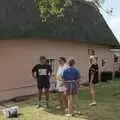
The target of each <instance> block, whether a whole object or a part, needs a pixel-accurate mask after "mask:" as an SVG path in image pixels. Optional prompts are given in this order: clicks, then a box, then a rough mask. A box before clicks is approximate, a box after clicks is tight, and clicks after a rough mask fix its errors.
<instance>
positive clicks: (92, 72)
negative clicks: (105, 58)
mask: <svg viewBox="0 0 120 120" xmlns="http://www.w3.org/2000/svg"><path fill="white" fill-rule="evenodd" d="M94 72H95V71H91V78H90V84H92V82H93V80H94Z"/></svg>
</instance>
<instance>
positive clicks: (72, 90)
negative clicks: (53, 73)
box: [65, 82, 78, 95]
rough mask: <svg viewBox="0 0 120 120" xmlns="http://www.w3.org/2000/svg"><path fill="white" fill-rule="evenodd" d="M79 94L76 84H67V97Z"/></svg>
mask: <svg viewBox="0 0 120 120" xmlns="http://www.w3.org/2000/svg"><path fill="white" fill-rule="evenodd" d="M77 92H78V88H77V85H76V83H75V82H68V83H65V95H75V94H77Z"/></svg>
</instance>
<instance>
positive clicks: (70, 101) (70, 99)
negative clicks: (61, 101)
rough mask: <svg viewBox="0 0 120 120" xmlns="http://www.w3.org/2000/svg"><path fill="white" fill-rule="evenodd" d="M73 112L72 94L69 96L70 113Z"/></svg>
mask: <svg viewBox="0 0 120 120" xmlns="http://www.w3.org/2000/svg"><path fill="white" fill-rule="evenodd" d="M71 113H72V95H69V96H68V114H71Z"/></svg>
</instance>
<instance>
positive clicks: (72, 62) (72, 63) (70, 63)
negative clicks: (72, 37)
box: [68, 58, 76, 66]
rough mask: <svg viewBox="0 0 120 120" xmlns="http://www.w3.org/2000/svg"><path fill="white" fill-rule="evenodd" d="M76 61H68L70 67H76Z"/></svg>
mask: <svg viewBox="0 0 120 120" xmlns="http://www.w3.org/2000/svg"><path fill="white" fill-rule="evenodd" d="M75 63H76V62H75V60H74V59H73V58H71V59H70V60H69V61H68V64H69V66H73V65H75Z"/></svg>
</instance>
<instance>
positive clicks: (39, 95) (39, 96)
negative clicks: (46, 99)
mask: <svg viewBox="0 0 120 120" xmlns="http://www.w3.org/2000/svg"><path fill="white" fill-rule="evenodd" d="M41 97H42V89H38V100H39V101H41Z"/></svg>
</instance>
